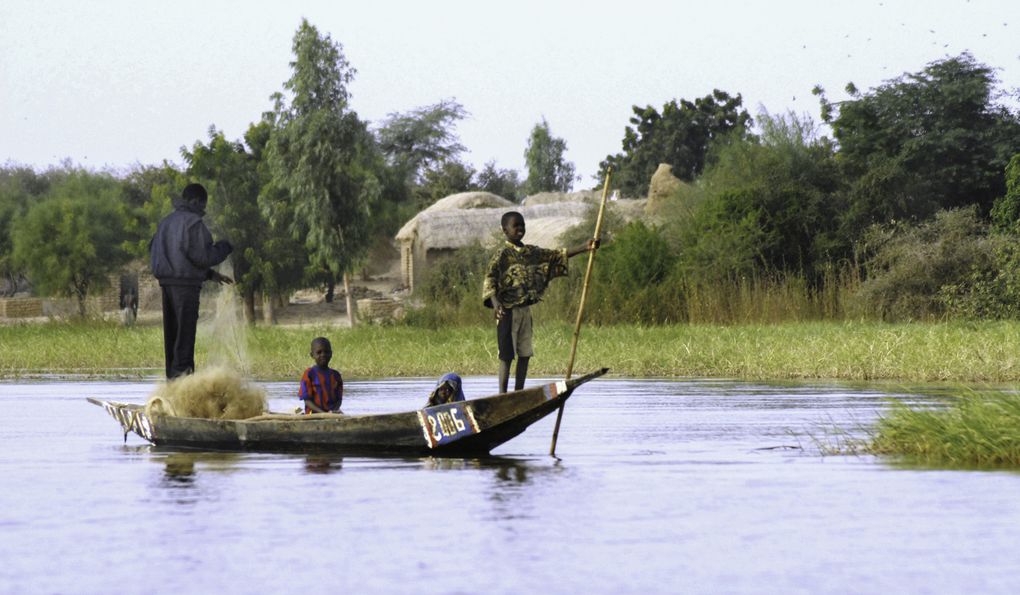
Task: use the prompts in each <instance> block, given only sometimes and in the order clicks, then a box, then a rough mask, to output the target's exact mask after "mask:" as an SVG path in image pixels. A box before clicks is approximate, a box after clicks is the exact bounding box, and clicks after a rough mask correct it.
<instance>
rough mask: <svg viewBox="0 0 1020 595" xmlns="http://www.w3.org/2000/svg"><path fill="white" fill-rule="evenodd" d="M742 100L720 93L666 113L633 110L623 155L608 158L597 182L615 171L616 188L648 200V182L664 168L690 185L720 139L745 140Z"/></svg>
mask: <svg viewBox="0 0 1020 595" xmlns="http://www.w3.org/2000/svg"><path fill="white" fill-rule="evenodd" d="M742 101H743V100H742V99H741V96H740V95H739V94H738V95H737V96H736V97H730V96H729V94H727V93H725V92H723V91H720V90H718V89H716V90H714V91H712V93H711V94H710V95H706V96H705V97H702V98H699V99H695V100H694V102H693V103H692V102H690V101H687V100H685V99H684V100H680V102H679V103H677V101H676V100H675V99H674V100H672V101H670V102H669V103H666V104H665V105H663V106H662V113H661V114H660V113H659V112H658V110H656V109H655V108H653V107H652V106H650V105H648V106H645V107H643V108H642V107H638V106H636V105H635V106H633V108H632V110H633V112H634V115H633V116H632V117H631V118H630V123H631V125H632V126H633V127H632V126H627V127H626V129H625V130H624V134H623V152H622V153H617V154H616V155H609V156H607V157H606V158H605V160H603V161H602V163H600V164H599V179H600V180H605V172H606V170H607V168H609V167H612V168H613V186H615V187H617V188H619V189H620V190H622V191H623V193H624V194H625V195H628V196H645V195H646V194H648V183H649V181H650V180H651V178H652V174H654V173H655V170H656V168H658V167H659V164H660V163H667V164H669V165H672V166H673V175H675V176H677V177H678V178H680V179H681V180H684V181H687V182H690V181H692V180H693V179H694V178H695V177H696V176H697V175H698V174H700V173H701V171H702V170H703V169H704V167H705V159H706V156H707V154H708V150H709V147H710V146H711V144H712V143H713V142H714V141H715V140H716V139H718V138H720V137H725V136H729V135H731V134H736V135H737V136H738V137H743V136H744V135H746V134H747V129H748V127H749V126H750V125H751V116H749V115H748V113H747V111H745V110H744V109H742V108H741V103H742Z"/></svg>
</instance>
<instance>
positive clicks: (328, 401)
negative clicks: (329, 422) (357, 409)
mask: <svg viewBox="0 0 1020 595" xmlns="http://www.w3.org/2000/svg"><path fill="white" fill-rule="evenodd" d="M298 398H299V399H301V400H302V401H305V413H313V410H312V408H311V407H309V406H308V402H309V401H311V402H312V403H315V404H316V405H317V406H318V407H319V408H320V409H322V410H323V411H336V410H337V409H340V403H341V402H342V401H343V399H344V379H343V378H342V377H341V376H340V372H337V371H336V370H334V369H333V368H320V367H319V366H312V367H311V368H308V369H307V370H305V373H304V374H303V375H302V376H301V387H300V388H299V389H298Z"/></svg>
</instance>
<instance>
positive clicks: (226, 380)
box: [145, 367, 268, 419]
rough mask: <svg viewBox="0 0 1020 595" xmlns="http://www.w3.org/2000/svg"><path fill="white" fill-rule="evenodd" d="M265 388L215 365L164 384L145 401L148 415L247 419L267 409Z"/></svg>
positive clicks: (228, 369)
mask: <svg viewBox="0 0 1020 595" xmlns="http://www.w3.org/2000/svg"><path fill="white" fill-rule="evenodd" d="M267 408H268V407H267V403H266V391H265V390H263V389H262V388H261V387H259V386H257V385H255V384H253V383H251V382H248V381H247V380H245V379H244V378H243V377H242V376H241V374H240V373H239V372H237V371H235V370H232V369H230V368H226V367H212V368H207V369H203V370H200V371H198V372H196V373H194V374H191V375H188V376H182V377H180V378H177V379H174V380H171V381H169V382H167V383H166V384H161V385H160V386H159V388H157V389H156V391H155V392H154V393H153V394H152V396H150V397H149V400H148V401H147V402H146V403H145V413H146V415H173V416H177V417H202V418H207V419H247V418H249V417H255V416H256V415H261V414H262V413H264V412H265V411H266V409H267Z"/></svg>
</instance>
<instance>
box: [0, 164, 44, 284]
mask: <svg viewBox="0 0 1020 595" xmlns="http://www.w3.org/2000/svg"><path fill="white" fill-rule="evenodd" d="M49 185H50V181H49V179H48V178H47V177H46V176H44V175H40V174H37V173H36V172H35V170H33V169H32V168H30V167H26V166H18V165H8V166H5V167H2V168H0V295H13V294H14V293H15V292H17V290H18V288H19V286H21V285H22V284H23V282H24V279H25V271H24V269H23V268H22V267H21V266H19V265H18V264H17V263H16V262H15V261H14V258H13V255H12V253H13V250H14V238H13V234H14V229H15V226H14V222H15V221H16V220H17V219H18V218H19V217H21V216H22V215H24V214H25V212H26V211H27V210H28V208H29V207H30V206H31V205H32V204H33V203H34V202H35V201H36V200H38V199H39V197H40V196H42V195H43V194H45V193H46V191H47V189H48V188H49Z"/></svg>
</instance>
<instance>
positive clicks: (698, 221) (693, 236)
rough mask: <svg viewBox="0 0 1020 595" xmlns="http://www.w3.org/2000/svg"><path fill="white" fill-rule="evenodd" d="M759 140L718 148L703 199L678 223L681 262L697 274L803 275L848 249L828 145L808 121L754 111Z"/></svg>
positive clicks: (817, 271)
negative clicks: (840, 226)
mask: <svg viewBox="0 0 1020 595" xmlns="http://www.w3.org/2000/svg"><path fill="white" fill-rule="evenodd" d="M759 122H760V124H761V127H762V136H761V138H760V139H758V138H755V139H744V140H740V141H734V142H731V143H728V144H726V145H725V146H722V147H720V148H719V149H718V151H717V153H716V157H715V159H714V160H713V163H712V164H711V165H709V166H708V167H707V168H706V169H705V172H704V174H703V175H702V177H701V184H700V186H701V187H703V188H704V194H705V196H704V198H703V202H702V203H701V204H700V206H699V207H698V208H697V213H696V214H695V215H694V216H693V218H692V219H691V220H689V221H686V222H681V223H680V224H679V225H678V229H679V236H680V237H681V243H682V245H683V248H682V249H681V251H680V252H681V254H682V258H683V260H684V266H685V267H686V268H687V269H688V271H689V272H692V273H694V274H696V275H698V276H703V274H704V273H709V274H713V275H715V274H720V273H721V274H723V275H724V276H734V275H743V274H748V273H750V272H752V271H753V270H759V271H768V272H774V271H787V272H793V273H804V274H806V275H807V276H808V277H809V279H812V280H814V281H818V280H819V279H820V277H821V273H822V270H823V269H824V266H825V265H826V263H828V262H831V261H832V260H834V259H837V258H839V257H843V256H846V255H848V254H849V251H850V246H849V242H847V241H846V240H845V239H844V238H841V237H840V236H839V235H838V233H837V231H838V215H839V213H840V211H841V208H840V204H841V203H840V202H839V195H838V190H839V188H840V181H841V179H840V176H839V170H838V167H837V165H836V161H835V155H834V147H833V146H832V144H831V142H829V141H828V140H826V139H819V138H818V137H817V134H816V131H815V127H814V123H813V122H811V121H810V119H799V118H798V117H796V116H795V115H793V114H789V115H787V116H779V117H773V116H770V115H768V114H762V115H761V116H759Z"/></svg>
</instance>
